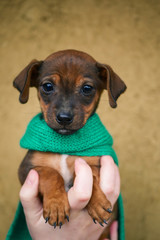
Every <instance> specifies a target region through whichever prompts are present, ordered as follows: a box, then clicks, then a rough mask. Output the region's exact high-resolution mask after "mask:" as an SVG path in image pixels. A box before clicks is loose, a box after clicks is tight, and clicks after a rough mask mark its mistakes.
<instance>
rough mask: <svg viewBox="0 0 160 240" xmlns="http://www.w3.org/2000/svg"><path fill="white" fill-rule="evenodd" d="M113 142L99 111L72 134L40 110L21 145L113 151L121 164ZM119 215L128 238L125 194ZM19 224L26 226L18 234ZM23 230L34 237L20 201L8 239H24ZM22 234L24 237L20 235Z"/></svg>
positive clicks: (73, 151) (78, 151)
mask: <svg viewBox="0 0 160 240" xmlns="http://www.w3.org/2000/svg"><path fill="white" fill-rule="evenodd" d="M112 145H113V139H112V136H111V135H110V134H109V132H108V131H107V129H106V128H105V126H104V125H103V124H102V122H101V120H100V118H99V116H98V115H97V114H96V113H95V114H94V115H93V116H91V117H90V118H89V119H88V121H87V123H86V124H85V126H84V127H82V128H81V129H80V130H78V131H76V132H75V133H74V134H72V135H61V134H58V133H57V132H55V131H54V130H53V129H51V128H50V127H49V126H48V125H47V124H46V122H45V120H44V119H43V116H42V114H41V113H39V114H38V115H36V116H35V117H34V118H33V119H32V120H31V121H30V123H29V124H28V127H27V129H26V132H25V134H24V136H23V137H22V139H21V140H20V146H21V147H22V148H26V149H30V150H37V151H43V152H55V153H61V154H67V155H76V156H103V155H110V156H112V158H113V159H114V161H115V163H116V164H117V165H118V159H117V156H116V153H115V151H114V150H113V148H112ZM118 217H119V219H118V226H119V232H118V236H119V237H118V239H119V240H124V239H125V229H124V209H123V201H122V196H121V194H120V196H119V198H118ZM20 219H21V221H20ZM19 224H20V225H21V226H22V227H21V228H20V229H19V233H18V235H16V232H17V231H15V229H17V225H19ZM23 234H24V235H25V236H26V238H25V239H26V240H31V238H30V235H29V232H28V230H27V226H26V222H25V217H24V213H23V208H22V206H21V204H19V205H18V208H17V211H16V215H15V219H14V221H13V223H12V225H11V228H10V230H9V232H8V235H7V238H6V240H14V239H16V240H19V239H24V237H23V236H24V235H23ZM20 235H21V237H19V236H20Z"/></svg>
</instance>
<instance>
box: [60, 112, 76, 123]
mask: <svg viewBox="0 0 160 240" xmlns="http://www.w3.org/2000/svg"><path fill="white" fill-rule="evenodd" d="M72 121H73V115H72V114H71V113H59V114H57V122H58V123H59V124H61V125H69V124H70V123H72Z"/></svg>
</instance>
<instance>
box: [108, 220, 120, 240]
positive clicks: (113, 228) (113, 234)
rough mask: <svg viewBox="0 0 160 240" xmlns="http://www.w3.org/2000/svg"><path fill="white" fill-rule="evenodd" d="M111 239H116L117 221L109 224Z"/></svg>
mask: <svg viewBox="0 0 160 240" xmlns="http://www.w3.org/2000/svg"><path fill="white" fill-rule="evenodd" d="M110 236H111V240H118V222H117V221H114V222H113V223H112V224H111V226H110Z"/></svg>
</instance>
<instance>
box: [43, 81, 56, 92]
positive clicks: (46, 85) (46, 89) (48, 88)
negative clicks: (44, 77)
mask: <svg viewBox="0 0 160 240" xmlns="http://www.w3.org/2000/svg"><path fill="white" fill-rule="evenodd" d="M42 89H43V91H44V92H45V93H51V92H53V91H54V86H53V84H52V83H50V82H47V83H44V84H43V85H42Z"/></svg>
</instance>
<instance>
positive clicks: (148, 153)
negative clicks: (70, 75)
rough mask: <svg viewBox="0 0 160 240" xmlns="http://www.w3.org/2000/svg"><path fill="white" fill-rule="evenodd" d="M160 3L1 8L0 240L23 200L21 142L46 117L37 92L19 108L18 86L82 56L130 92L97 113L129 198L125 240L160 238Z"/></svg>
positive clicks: (22, 2) (22, 1)
mask: <svg viewBox="0 0 160 240" xmlns="http://www.w3.org/2000/svg"><path fill="white" fill-rule="evenodd" d="M159 23H160V2H159V1H158V0H141V1H139V0H130V1H127V0H121V1H119V0H112V1H110V0H87V1H85V0H81V1H74V0H61V1H58V0H45V1H42V0H39V1H38V0H34V1H32V0H13V1H10V0H5V1H4V0H1V1H0V25H1V27H0V46H1V47H0V59H1V64H0V109H1V110H0V136H1V137H0V239H5V236H6V233H7V231H8V228H9V226H10V224H11V222H12V220H13V216H14V213H15V210H16V206H17V202H18V199H19V196H18V194H19V190H20V184H19V181H18V178H17V169H18V166H19V164H20V162H21V160H22V158H23V156H24V154H25V150H23V149H20V147H19V140H20V138H21V136H22V135H23V133H24V131H25V128H26V126H27V123H28V122H29V120H30V119H31V118H32V117H33V116H34V115H35V114H37V113H38V112H39V111H40V108H39V104H38V101H37V97H36V90H35V89H32V90H31V94H30V99H29V102H28V103H27V104H26V105H21V104H20V103H19V101H18V97H19V96H18V92H17V91H16V90H15V89H13V87H12V81H13V79H14V78H15V77H16V75H18V74H19V72H20V71H21V70H22V69H23V68H24V67H25V66H26V65H27V64H28V63H29V62H30V61H31V60H32V59H34V58H36V59H38V60H43V59H44V58H46V57H47V56H48V55H49V54H51V53H52V52H55V51H58V50H62V49H70V48H72V49H77V50H82V51H85V52H87V53H89V54H90V55H92V56H93V57H94V58H95V59H96V60H97V61H99V62H102V63H106V64H109V65H110V66H112V68H113V69H114V71H115V72H116V73H117V74H118V75H119V76H120V77H121V78H122V79H123V80H124V81H125V83H126V85H127V87H128V89H127V92H126V93H125V94H123V95H122V96H121V97H120V99H119V100H118V108H117V109H111V108H110V107H109V104H108V98H107V94H106V93H104V94H103V97H102V100H101V103H100V106H99V109H98V113H99V115H100V117H101V119H102V121H103V123H104V124H105V126H106V127H107V129H108V130H109V132H110V133H111V134H112V136H113V138H114V148H115V150H116V152H117V154H118V156H119V162H120V173H121V190H122V195H123V198H124V206H125V218H126V239H129V240H132V239H140V240H142V239H145V240H150V239H152V240H154V239H159V236H160V228H159V222H160V214H159V213H160V132H159V124H160V112H159V103H160V94H159V91H160V80H159V76H160V59H159V55H160V52H159V50H160V48H159V47H160V25H159Z"/></svg>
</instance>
